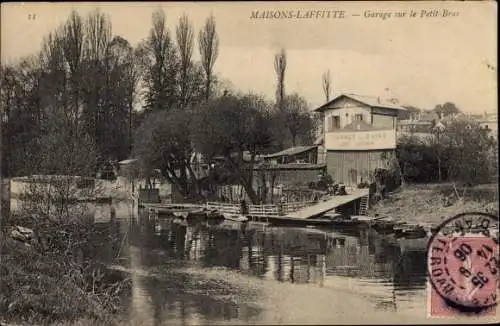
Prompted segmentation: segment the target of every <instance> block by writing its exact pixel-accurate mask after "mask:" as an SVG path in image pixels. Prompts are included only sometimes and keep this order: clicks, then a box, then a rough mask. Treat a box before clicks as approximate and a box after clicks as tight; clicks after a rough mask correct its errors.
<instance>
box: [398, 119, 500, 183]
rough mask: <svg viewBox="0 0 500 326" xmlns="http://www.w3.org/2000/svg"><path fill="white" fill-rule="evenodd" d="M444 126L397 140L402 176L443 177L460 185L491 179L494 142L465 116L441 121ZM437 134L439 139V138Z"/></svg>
mask: <svg viewBox="0 0 500 326" xmlns="http://www.w3.org/2000/svg"><path fill="white" fill-rule="evenodd" d="M444 126H445V128H444V129H443V130H442V132H441V133H440V134H439V135H437V134H434V135H432V136H429V137H428V139H424V140H422V139H419V138H417V137H414V136H408V137H403V138H401V139H400V140H399V141H398V146H397V154H398V160H399V164H400V167H401V170H402V174H403V176H404V178H405V179H407V180H409V181H417V182H430V181H438V180H439V173H438V172H439V170H440V168H441V170H442V180H448V181H452V182H457V183H463V184H478V183H484V182H490V181H492V180H493V179H492V178H494V176H495V174H497V171H498V162H497V161H498V149H497V141H496V139H495V138H494V137H492V135H490V134H489V131H488V130H485V129H484V128H482V127H481V126H480V125H479V123H477V122H475V121H472V120H470V119H465V118H463V119H462V118H460V119H458V118H449V119H446V120H444ZM438 137H439V138H438Z"/></svg>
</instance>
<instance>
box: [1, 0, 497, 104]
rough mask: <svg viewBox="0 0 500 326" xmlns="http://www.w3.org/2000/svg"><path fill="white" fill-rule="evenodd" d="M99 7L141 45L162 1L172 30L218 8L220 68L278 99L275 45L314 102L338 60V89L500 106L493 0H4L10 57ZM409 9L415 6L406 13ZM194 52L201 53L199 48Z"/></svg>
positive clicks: (289, 80)
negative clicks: (68, 20)
mask: <svg viewBox="0 0 500 326" xmlns="http://www.w3.org/2000/svg"><path fill="white" fill-rule="evenodd" d="M96 7H98V8H100V10H101V11H102V12H105V13H107V14H109V15H110V18H111V23H112V29H113V34H114V35H120V36H122V37H125V38H126V39H127V40H128V41H129V42H130V43H131V44H132V45H135V44H137V43H138V42H139V41H141V40H143V39H144V38H146V37H147V35H148V33H149V29H150V28H151V14H152V13H153V11H154V10H156V9H158V8H162V9H163V10H164V12H165V14H166V17H167V24H168V27H169V28H170V31H171V33H172V34H173V33H174V32H175V25H176V24H177V23H178V20H179V17H180V16H181V15H183V14H187V15H188V17H189V19H190V20H191V22H192V23H193V26H194V28H195V31H196V35H197V33H198V31H199V29H200V28H201V27H202V25H203V23H204V22H205V19H206V18H207V17H208V16H209V15H210V14H213V15H214V16H215V19H216V22H217V33H218V35H219V39H220V46H219V56H218V59H217V61H216V63H215V67H214V70H215V72H216V73H217V74H220V75H221V76H222V77H223V78H225V79H228V80H230V81H231V83H232V84H233V85H234V87H235V88H236V89H237V90H240V91H243V92H247V91H251V92H254V93H259V94H262V95H264V96H266V97H268V98H269V99H273V98H274V94H275V89H276V74H275V71H274V66H273V60H274V54H275V53H276V52H277V51H278V50H279V49H280V48H285V49H286V52H287V70H286V74H285V92H286V93H287V94H290V93H292V92H297V93H299V94H300V95H302V96H303V97H305V98H306V100H307V101H308V103H309V105H310V106H311V108H315V107H318V106H320V105H322V104H324V103H325V101H326V99H325V95H324V93H323V90H322V86H321V76H322V73H323V72H325V71H327V70H330V72H331V78H332V86H333V92H334V94H333V95H334V96H338V95H340V94H343V93H344V94H345V93H354V94H359V95H371V96H377V97H382V98H397V99H398V100H399V102H400V103H401V104H405V105H412V106H416V107H419V108H423V109H432V108H433V107H434V106H435V105H436V104H442V103H444V102H447V101H450V102H453V103H455V104H456V105H457V106H458V107H459V108H460V109H462V110H463V111H466V112H475V113H482V112H484V111H488V112H496V110H497V99H498V97H497V71H496V69H497V67H496V62H497V35H496V34H497V32H496V31H497V26H496V24H497V5H496V2H493V1H491V2H490V1H484V2H453V1H447V2H441V1H419V2H409V1H405V2H395V1H391V2H375V1H373V2H361V1H359V2H273V3H270V2H267V3H264V2H236V3H234V2H232V3H229V2H209V3H207V2H205V3H203V2H198V3H195V2H184V3H180V2H179V3H176V2H169V3H154V2H146V3H139V2H137V3H133V2H131V3H126V2H123V3H106V2H101V3H99V4H98V3H84V2H81V3H78V2H73V3H39V4H36V3H24V4H23V3H19V2H18V3H11V4H6V3H3V4H2V11H1V61H2V63H3V64H5V63H11V62H15V61H16V60H18V59H19V58H20V57H22V56H26V55H30V54H34V53H36V52H37V51H38V50H39V49H40V46H41V43H42V41H43V38H44V36H46V35H47V34H48V33H49V32H50V31H52V30H54V29H55V28H56V27H58V26H59V25H60V24H61V23H64V21H65V20H66V18H67V17H68V15H69V13H70V12H71V10H76V11H78V12H79V13H81V14H82V15H86V14H87V13H88V12H89V11H90V10H93V9H95V8H96ZM311 10H316V11H317V12H318V13H316V12H315V13H314V14H312V13H308V11H311ZM255 11H259V12H260V13H262V12H265V11H270V12H271V13H273V15H275V16H276V17H278V14H276V12H279V15H281V16H282V15H283V12H284V11H286V12H287V13H288V14H290V12H293V15H294V17H292V18H290V17H283V16H282V17H280V18H258V19H256V18H251V16H252V13H254V15H255ZM326 11H329V12H330V18H327V13H326ZM334 11H336V14H334V13H333V12H334ZM411 11H413V12H414V14H415V15H414V16H412V15H411ZM340 12H343V13H340ZM399 12H405V13H406V14H405V16H404V17H396V13H399ZM384 13H385V18H384ZM389 13H390V15H391V17H387V16H388V14H389ZM445 13H447V14H446V17H444V14H445ZM30 14H31V15H36V17H35V19H29V17H30ZM308 15H309V16H312V17H310V18H307V17H308ZM321 16H323V18H321ZM333 16H336V18H333ZM31 17H33V16H31ZM298 17H302V18H298ZM196 38H197V37H196ZM196 43H197V42H196ZM194 58H195V59H198V58H199V54H198V51H197V48H196V49H195V55H194ZM492 66H493V67H492Z"/></svg>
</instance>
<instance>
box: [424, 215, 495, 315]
mask: <svg viewBox="0 0 500 326" xmlns="http://www.w3.org/2000/svg"><path fill="white" fill-rule="evenodd" d="M498 255H499V249H498V217H496V216H494V215H490V214H486V213H463V214H459V215H456V216H454V217H452V218H449V219H447V220H446V221H444V222H443V223H442V224H441V225H440V227H439V228H438V230H437V232H436V233H435V234H434V235H433V236H432V238H431V239H430V241H429V245H428V253H427V256H428V258H427V263H428V272H429V283H430V287H429V289H428V290H429V291H428V293H429V311H428V315H429V316H430V317H446V316H450V317H452V316H456V315H462V314H464V315H467V314H491V313H495V311H496V310H495V309H496V305H497V302H498V290H499V269H500V267H499V256H498Z"/></svg>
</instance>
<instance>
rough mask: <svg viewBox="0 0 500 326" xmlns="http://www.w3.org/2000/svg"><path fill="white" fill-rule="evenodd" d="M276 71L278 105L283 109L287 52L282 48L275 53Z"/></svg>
mask: <svg viewBox="0 0 500 326" xmlns="http://www.w3.org/2000/svg"><path fill="white" fill-rule="evenodd" d="M274 71H275V72H276V77H277V84H276V106H277V107H278V109H280V110H283V101H284V100H285V71H286V52H285V49H281V51H280V52H279V53H276V54H275V55H274Z"/></svg>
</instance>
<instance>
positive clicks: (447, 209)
mask: <svg viewBox="0 0 500 326" xmlns="http://www.w3.org/2000/svg"><path fill="white" fill-rule="evenodd" d="M498 194H499V191H498V183H495V184H487V185H478V186H473V187H458V188H456V187H454V186H453V184H449V183H439V184H415V185H405V186H404V187H401V188H399V189H398V190H396V191H394V192H393V193H392V194H391V195H389V196H388V198H386V199H384V200H382V201H380V202H378V203H377V204H375V205H373V207H371V209H370V210H369V212H368V214H369V215H375V214H378V215H379V216H388V217H392V218H396V219H401V220H404V221H407V222H414V223H422V224H430V225H438V224H439V223H440V222H441V221H442V220H443V219H445V218H448V217H452V216H454V215H456V214H459V213H464V212H491V213H493V214H496V215H498V211H499V204H498V199H499V195H498Z"/></svg>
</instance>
